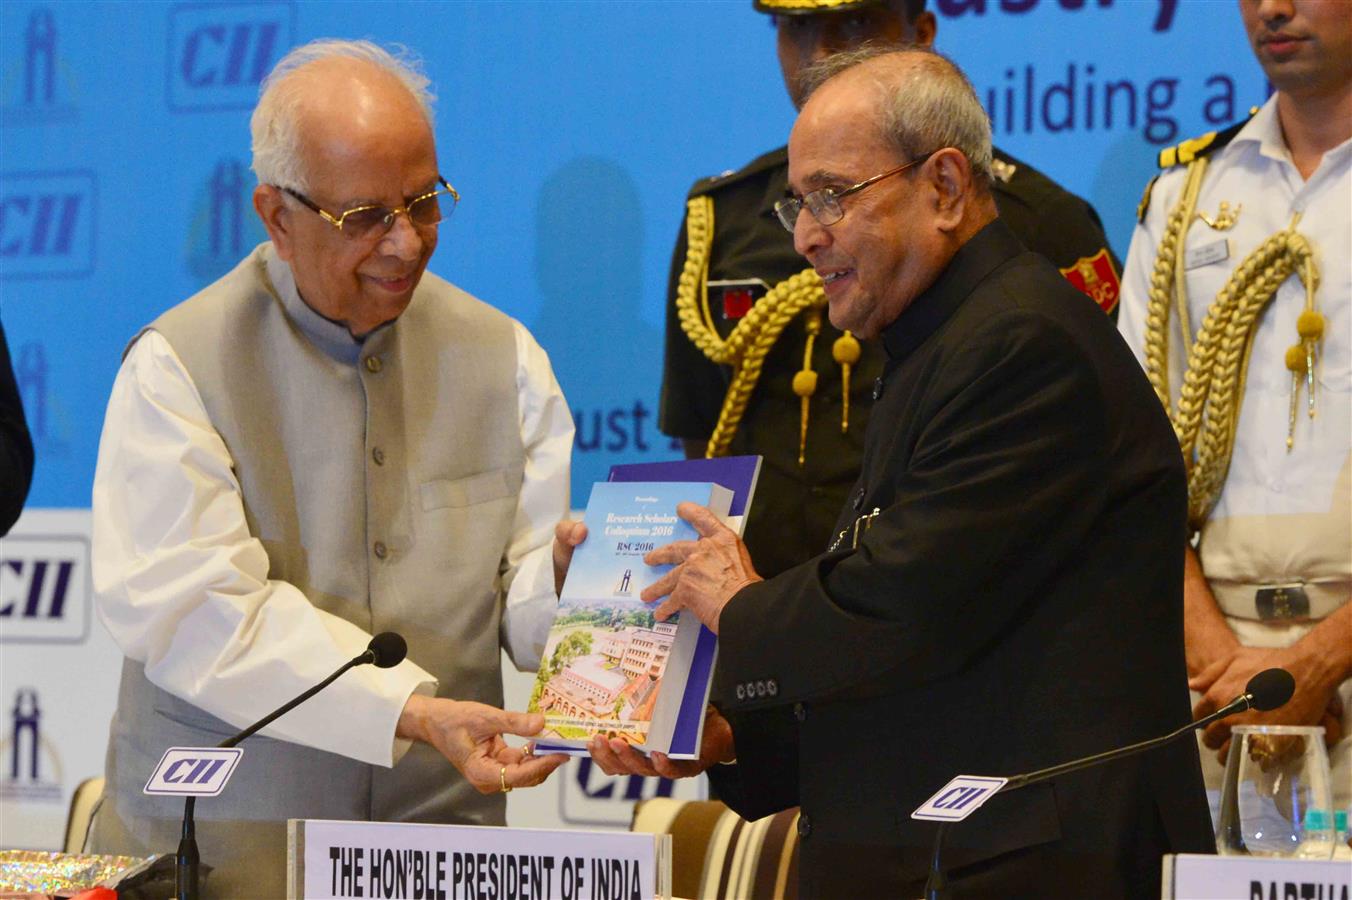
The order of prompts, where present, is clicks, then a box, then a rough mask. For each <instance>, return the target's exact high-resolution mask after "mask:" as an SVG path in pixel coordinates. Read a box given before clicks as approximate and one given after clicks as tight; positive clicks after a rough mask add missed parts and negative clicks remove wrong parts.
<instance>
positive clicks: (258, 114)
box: [249, 38, 436, 192]
mask: <svg viewBox="0 0 1352 900" xmlns="http://www.w3.org/2000/svg"><path fill="white" fill-rule="evenodd" d="M333 58H345V59H357V60H363V61H365V62H369V63H371V64H372V65H375V66H377V67H378V68H380V69H382V70H383V71H385V72H388V73H389V74H391V75H393V76H394V77H395V78H398V79H399V81H400V83H402V84H403V85H404V87H406V88H408V91H409V93H410V94H412V95H413V99H414V100H416V101H417V103H418V107H419V108H420V109H421V110H422V112H423V115H424V116H426V118H427V124H428V126H429V127H431V126H432V124H433V114H432V107H433V104H435V103H436V95H435V94H433V93H432V89H431V84H432V82H431V81H430V80H429V79H428V77H427V76H426V75H424V74H423V72H422V63H421V62H420V61H419V60H418V58H417V57H416V56H414V55H413V53H412V52H411V51H409V50H408V48H406V47H401V46H397V45H396V46H394V47H393V48H392V49H391V50H387V49H385V48H384V47H381V46H379V45H377V44H374V43H372V42H371V41H346V40H338V39H336V38H320V39H319V40H314V41H310V42H309V43H308V44H303V45H301V46H299V47H297V48H295V49H294V50H292V51H291V52H290V53H288V54H286V56H284V57H282V58H281V60H280V61H279V62H278V63H277V65H276V66H274V67H273V69H272V71H271V72H269V73H268V77H267V78H265V79H263V83H262V85H261V86H260V88H259V97H258V105H257V106H256V107H254V111H253V117H252V118H251V119H250V120H249V130H250V132H251V134H252V137H253V170H254V174H255V175H256V176H258V182H259V184H273V185H277V186H278V187H287V188H291V189H292V190H295V191H301V192H305V191H307V190H308V189H309V186H308V184H307V180H308V179H307V178H306V172H305V168H304V165H303V163H302V161H301V153H300V145H301V140H300V139H301V135H300V124H299V122H300V106H301V92H300V91H299V90H297V89H296V87H295V85H294V84H293V83H292V79H290V78H289V77H288V76H289V75H291V74H292V73H294V72H295V71H296V70H298V69H300V68H302V67H303V66H306V65H309V64H310V63H312V62H318V61H319V60H323V59H333Z"/></svg>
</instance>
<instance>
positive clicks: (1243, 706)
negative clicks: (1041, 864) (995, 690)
mask: <svg viewBox="0 0 1352 900" xmlns="http://www.w3.org/2000/svg"><path fill="white" fill-rule="evenodd" d="M1295 691H1296V679H1295V678H1294V677H1292V675H1291V673H1290V672H1288V671H1286V670H1285V669H1264V670H1263V671H1261V672H1259V673H1258V674H1257V675H1254V676H1253V677H1252V678H1250V679H1249V683H1248V684H1246V685H1245V686H1244V693H1242V694H1240V695H1239V696H1238V697H1236V698H1235V699H1233V700H1231V701H1230V702H1229V703H1227V704H1225V705H1224V706H1222V707H1221V708H1220V709H1218V710H1216V711H1215V712H1213V713H1211V714H1210V715H1208V716H1203V717H1202V718H1200V719H1198V720H1197V721H1195V722H1189V723H1188V724H1187V725H1184V726H1183V727H1182V728H1178V729H1176V730H1174V731H1171V732H1169V733H1168V734H1166V735H1164V736H1163V737H1157V738H1151V739H1150V740H1148V741H1141V742H1140V743H1136V744H1130V745H1128V746H1126V747H1118V748H1117V749H1116V750H1108V751H1107V752H1104V753H1098V754H1095V755H1094V756H1086V757H1083V758H1081V759H1073V760H1071V761H1070V762H1065V763H1061V764H1060V765H1059V766H1052V767H1050V768H1047V769H1038V770H1037V771H1034V772H1026V773H1024V774H1022V775H1014V776H1011V777H1010V778H1009V780H1008V781H1006V782H1005V783H1004V785H1003V786H1001V787H1000V789H999V790H997V791H996V792H995V793H997V794H1003V793H1007V792H1008V791H1013V790H1018V789H1019V788H1021V787H1026V786H1028V785H1030V784H1037V783H1038V782H1039V781H1046V780H1047V779H1049V778H1055V777H1056V776H1058V775H1066V774H1069V773H1070V772H1078V771H1080V770H1081V769H1088V768H1092V767H1093V766H1097V765H1101V764H1103V763H1106V762H1111V761H1112V760H1115V759H1121V758H1122V757H1124V756H1133V755H1135V754H1137V753H1144V752H1145V751H1147V750H1153V749H1154V748H1156V747H1159V746H1161V745H1163V744H1167V743H1169V742H1171V741H1174V740H1176V739H1177V738H1179V737H1182V736H1183V735H1185V734H1189V733H1191V732H1193V731H1196V730H1197V729H1199V728H1204V727H1205V726H1207V725H1210V724H1211V723H1212V722H1214V721H1216V720H1217V719H1223V718H1225V717H1226V716H1232V715H1234V714H1235V713H1242V712H1245V711H1246V710H1250V709H1256V710H1260V711H1263V712H1266V711H1268V710H1272V709H1277V708H1278V707H1280V706H1284V705H1285V704H1286V701H1288V700H1290V699H1291V695H1292V694H1294V693H1295ZM945 826H946V823H941V824H940V825H939V830H938V832H937V833H936V834H935V836H934V852H933V854H932V855H931V857H930V873H929V880H928V881H926V882H925V900H947V898H948V896H949V894H948V882H947V879H946V878H945V876H944V869H943V863H942V861H941V854H942V851H943V842H944V828H945Z"/></svg>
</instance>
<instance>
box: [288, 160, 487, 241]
mask: <svg viewBox="0 0 1352 900" xmlns="http://www.w3.org/2000/svg"><path fill="white" fill-rule="evenodd" d="M437 183H438V184H440V185H441V187H440V188H438V189H437V190H434V191H428V192H427V193H426V194H419V195H418V196H417V197H414V198H413V199H411V200H409V201H408V202H407V203H405V204H404V205H403V206H396V207H393V208H391V207H388V206H379V205H369V206H354V207H353V208H352V209H348V210H344V211H343V212H340V213H338V214H336V215H335V214H333V213H331V212H328V211H327V210H325V209H324V208H323V207H321V206H320V205H319V204H318V203H315V202H314V201H313V200H311V199H310V198H309V197H307V196H305V195H304V194H302V193H301V192H300V191H296V190H292V189H291V188H289V187H284V188H282V190H283V191H285V192H286V193H288V194H290V195H291V196H292V197H295V198H296V200H298V201H299V202H300V203H301V204H303V205H304V206H305V207H306V208H307V209H311V210H314V211H315V212H316V213H318V214H319V215H320V217H322V218H323V219H324V221H325V222H328V223H329V224H330V225H332V226H333V227H334V228H337V229H338V230H339V231H340V232H342V234H343V237H346V238H351V239H352V240H373V239H375V238H379V237H383V236H384V235H385V233H386V232H387V231H389V230H390V229H391V228H393V227H394V220H395V219H397V218H399V217H400V216H401V215H405V216H408V220H409V222H410V223H411V224H412V225H413V227H414V228H418V229H423V230H427V229H432V228H436V227H437V226H438V225H440V224H441V220H442V219H444V218H446V217H447V216H449V215H450V214H451V213H452V212H454V211H455V205H456V204H457V203H459V202H460V192H459V191H457V190H456V189H455V188H453V187H451V184H450V182H448V181H447V180H446V179H445V178H442V177H441V176H440V175H438V176H437ZM448 197H449V198H450V199H449V201H448V200H446V198H448ZM445 202H449V204H450V208H449V209H443V208H442V204H443V203H445Z"/></svg>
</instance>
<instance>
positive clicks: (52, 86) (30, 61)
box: [0, 6, 77, 126]
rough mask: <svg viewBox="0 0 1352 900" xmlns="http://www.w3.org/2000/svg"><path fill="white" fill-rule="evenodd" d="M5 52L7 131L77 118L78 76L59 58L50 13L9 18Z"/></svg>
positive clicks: (2, 106)
mask: <svg viewBox="0 0 1352 900" xmlns="http://www.w3.org/2000/svg"><path fill="white" fill-rule="evenodd" d="M0 33H3V35H4V43H3V50H0V60H3V62H0V117H3V121H4V124H5V125H6V126H11V125H55V124H59V123H62V122H69V121H72V120H74V119H75V117H76V112H77V109H76V102H75V98H76V94H77V86H76V79H75V72H74V70H73V69H72V68H71V66H70V64H69V60H68V59H67V57H66V56H65V55H63V54H61V53H60V52H59V48H60V42H61V34H60V31H59V29H58V26H57V20H56V16H55V14H54V13H53V12H52V9H51V8H50V7H45V6H39V7H34V8H32V9H29V10H27V12H26V13H25V12H23V11H22V8H20V11H19V12H7V13H6V14H5V25H4V27H3V28H0Z"/></svg>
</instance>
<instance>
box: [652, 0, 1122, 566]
mask: <svg viewBox="0 0 1352 900" xmlns="http://www.w3.org/2000/svg"><path fill="white" fill-rule="evenodd" d="M754 5H755V8H756V9H757V10H759V11H760V12H764V13H769V14H771V15H773V16H774V17H775V22H776V28H777V33H778V48H779V58H780V64H781V66H782V68H783V71H784V81H785V85H786V87H787V88H788V90H789V94H790V96H791V97H792V98H793V100H794V104H795V106H801V96H800V94H801V88H800V86H799V83H798V82H799V74H800V72H801V70H802V69H803V68H804V67H805V66H807V65H808V64H810V63H813V62H816V61H819V60H820V59H822V58H824V57H826V56H828V55H830V54H831V53H834V52H838V51H840V50H844V49H849V48H852V47H855V46H858V45H859V44H862V43H864V42H874V43H881V44H904V43H913V44H917V45H920V46H924V47H928V46H929V45H930V44H931V43H932V42H933V40H934V34H935V25H936V23H935V18H934V14H933V13H932V12H929V11H927V10H926V9H925V0H755V4H754ZM992 168H993V175H994V195H995V202H996V205H997V207H998V208H999V211H1000V217H1001V219H1002V220H1004V221H1005V222H1006V223H1007V224H1008V225H1009V226H1010V228H1011V229H1012V230H1013V232H1014V234H1015V235H1016V236H1017V237H1018V238H1019V240H1020V241H1022V242H1023V243H1024V244H1025V245H1026V246H1027V247H1028V248H1029V249H1032V250H1035V251H1037V252H1039V253H1041V254H1043V255H1044V256H1046V257H1048V258H1049V259H1050V260H1051V261H1052V262H1054V263H1055V264H1056V265H1057V266H1058V267H1059V268H1060V269H1061V272H1062V274H1063V275H1065V276H1066V278H1067V279H1069V280H1070V281H1071V282H1072V283H1073V284H1075V285H1076V286H1077V287H1079V288H1080V289H1081V290H1082V291H1084V292H1085V293H1086V294H1089V295H1090V296H1091V297H1093V298H1094V301H1095V302H1097V303H1098V304H1099V305H1100V306H1101V307H1102V308H1103V310H1104V311H1105V312H1107V313H1110V314H1115V313H1116V306H1117V300H1118V276H1117V272H1118V271H1119V265H1118V261H1117V259H1116V258H1115V257H1114V256H1113V254H1112V251H1111V250H1110V249H1109V248H1108V243H1107V238H1106V237H1105V236H1104V233H1103V227H1102V225H1101V224H1100V222H1099V218H1098V215H1097V213H1095V212H1094V209H1093V207H1091V206H1090V205H1089V204H1088V203H1086V202H1085V201H1084V200H1082V199H1080V198H1079V197H1077V196H1075V195H1073V194H1071V193H1069V192H1067V191H1065V190H1064V189H1062V188H1061V187H1060V186H1059V185H1057V184H1056V183H1055V182H1053V181H1051V180H1050V179H1049V178H1047V177H1046V176H1045V175H1043V174H1042V173H1040V172H1038V171H1037V170H1036V169H1033V168H1031V167H1030V166H1028V165H1027V164H1026V163H1023V162H1021V161H1019V160H1016V159H1014V158H1012V157H1010V156H1008V155H1006V154H1003V153H1001V152H1000V151H999V149H996V151H995V160H994V163H993V167H992ZM787 173H788V161H787V153H786V151H785V148H783V147H781V148H779V149H778V150H773V151H771V152H769V153H767V154H765V155H764V156H762V157H760V158H759V159H756V160H755V161H753V162H752V163H750V164H749V165H747V166H746V167H745V168H743V169H741V170H740V171H738V172H735V173H732V174H729V175H723V176H719V177H716V178H710V179H706V180H703V181H700V182H697V183H696V184H695V186H694V188H693V189H692V190H691V192H690V197H689V199H688V201H687V206H686V219H685V223H684V225H683V227H682V230H681V234H680V237H679V238H678V240H677V243H676V249H675V253H674V255H673V260H672V271H671V281H670V286H669V299H668V306H667V325H666V347H665V365H664V370H663V378H662V401H661V410H660V413H659V421H658V424H659V427H660V428H661V430H662V431H663V432H664V433H666V434H668V435H670V436H672V437H676V438H680V439H681V440H682V442H683V444H684V446H685V451H686V455H687V456H703V455H706V454H707V455H710V456H721V455H728V454H740V453H759V454H762V455H763V456H764V457H765V465H764V467H763V469H762V471H761V484H760V487H759V490H758V492H757V503H756V506H755V508H754V509H753V510H752V512H751V519H750V521H749V522H748V526H747V543H748V545H749V546H750V548H751V551H752V554H753V555H754V557H755V559H756V564H757V566H758V568H760V570H761V571H762V572H763V573H765V574H767V575H773V574H775V573H778V572H781V571H783V570H784V569H787V568H788V567H789V566H791V565H794V564H796V563H798V562H801V561H803V560H805V559H808V558H809V557H811V556H813V555H814V554H816V553H819V552H820V551H821V549H822V548H823V547H825V546H826V545H827V543H828V542H829V538H830V532H831V527H832V525H833V523H834V522H835V517H836V513H837V512H838V511H839V510H840V508H841V506H842V505H843V503H844V502H845V499H846V494H847V493H848V491H849V488H850V486H851V485H852V484H853V483H854V480H855V477H856V476H857V475H858V472H859V463H860V454H861V450H862V447H863V435H864V427H865V425H867V422H868V414H869V409H870V407H871V406H872V400H873V398H872V396H871V394H872V391H873V384H874V381H875V380H876V379H877V377H878V376H879V375H880V374H881V372H882V360H883V353H882V349H881V347H880V346H878V345H876V344H861V342H860V341H858V340H857V339H856V338H855V337H854V336H853V335H851V334H849V333H846V332H841V331H839V330H837V329H835V328H833V327H832V326H831V324H830V323H829V322H827V321H826V316H825V305H826V299H825V296H824V294H823V292H822V285H821V280H820V279H819V278H818V277H817V275H816V274H815V273H813V271H812V269H811V268H810V267H809V266H808V265H807V264H806V263H805V262H804V260H803V259H802V257H800V256H799V255H798V254H797V253H796V252H795V251H794V249H793V240H792V237H791V236H790V235H789V234H787V233H786V232H785V231H784V229H783V227H782V226H781V225H780V224H779V222H778V221H777V220H776V219H775V216H774V213H773V212H772V211H771V209H772V207H773V206H774V204H775V202H776V201H777V200H781V199H783V198H784V196H785V192H786V190H787Z"/></svg>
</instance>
